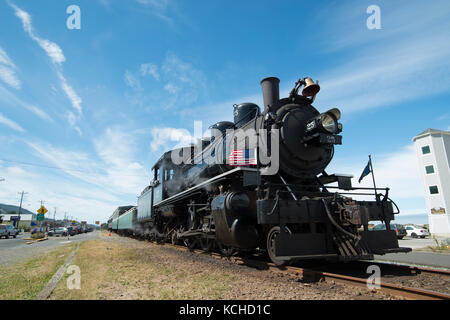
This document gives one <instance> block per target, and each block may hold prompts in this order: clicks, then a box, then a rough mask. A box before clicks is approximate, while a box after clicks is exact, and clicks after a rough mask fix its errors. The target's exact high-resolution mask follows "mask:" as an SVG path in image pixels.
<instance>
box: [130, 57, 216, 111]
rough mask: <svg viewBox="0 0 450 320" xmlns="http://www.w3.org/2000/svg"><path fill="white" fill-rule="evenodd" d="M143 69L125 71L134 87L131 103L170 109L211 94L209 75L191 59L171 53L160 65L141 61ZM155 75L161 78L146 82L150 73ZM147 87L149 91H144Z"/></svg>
mask: <svg viewBox="0 0 450 320" xmlns="http://www.w3.org/2000/svg"><path fill="white" fill-rule="evenodd" d="M139 71H140V72H138V73H132V72H130V71H128V70H126V71H125V76H124V79H125V83H126V84H127V86H129V87H131V88H133V89H134V92H133V93H132V95H131V96H130V103H132V104H137V105H139V106H141V107H144V108H146V109H147V110H150V111H154V110H156V109H164V110H168V109H170V108H172V107H179V106H180V105H183V106H184V107H188V106H192V105H193V104H194V103H196V102H197V101H198V100H199V98H200V97H205V96H207V94H208V93H207V81H206V77H205V75H204V74H203V72H201V71H200V70H198V69H197V68H195V67H194V66H193V65H192V64H191V63H189V62H186V61H184V60H182V59H180V58H179V57H178V56H176V55H175V54H173V53H168V54H167V55H166V57H165V59H164V61H163V63H162V64H161V66H160V67H158V66H157V65H155V64H151V63H145V64H142V65H140V70H139ZM148 74H150V75H152V76H153V78H155V79H156V80H158V81H157V82H155V81H152V82H147V83H146V82H145V79H144V78H143V77H145V76H146V75H148ZM143 91H145V93H146V94H145V95H143V94H142V92H143Z"/></svg>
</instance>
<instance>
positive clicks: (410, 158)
mask: <svg viewBox="0 0 450 320" xmlns="http://www.w3.org/2000/svg"><path fill="white" fill-rule="evenodd" d="M355 159H359V160H358V161H355ZM367 161H368V158H367V156H363V155H358V154H357V153H355V154H354V156H352V158H337V157H335V158H334V159H333V160H332V162H331V164H330V165H329V167H328V168H327V170H326V171H327V172H328V173H334V172H336V173H346V174H352V175H353V176H354V177H353V179H352V183H353V186H354V187H370V188H373V182H372V177H371V175H369V176H366V177H365V178H364V179H363V180H362V181H361V183H358V180H359V177H360V176H361V173H362V171H363V169H364V167H365V166H366V164H367ZM372 163H373V169H374V172H375V179H376V184H377V188H383V187H388V188H390V191H389V197H390V198H391V199H392V200H394V201H395V202H396V203H397V204H398V205H399V207H400V210H401V212H405V213H407V214H420V213H424V212H426V205H425V197H424V188H423V184H422V180H421V177H420V171H419V164H418V160H417V156H416V152H415V148H414V145H413V144H411V145H408V146H405V147H404V148H402V149H400V150H398V151H397V152H394V153H389V154H377V155H372ZM382 193H383V194H384V192H382ZM354 197H355V198H357V199H361V198H364V199H373V196H372V197H370V196H369V197H359V196H354Z"/></svg>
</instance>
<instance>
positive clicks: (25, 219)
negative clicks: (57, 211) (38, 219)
mask: <svg viewBox="0 0 450 320" xmlns="http://www.w3.org/2000/svg"><path fill="white" fill-rule="evenodd" d="M0 216H1V217H2V220H3V223H6V224H12V223H13V219H11V217H17V216H18V214H16V213H15V214H10V213H5V212H4V211H3V210H0ZM31 221H33V215H32V214H29V213H22V214H21V215H20V222H19V226H20V227H24V226H27V227H29V226H30V225H31Z"/></svg>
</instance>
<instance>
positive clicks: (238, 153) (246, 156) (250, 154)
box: [228, 149, 258, 166]
mask: <svg viewBox="0 0 450 320" xmlns="http://www.w3.org/2000/svg"><path fill="white" fill-rule="evenodd" d="M228 163H229V165H230V166H250V165H257V164H258V163H257V160H256V149H239V150H234V151H233V152H231V153H230V155H229V156H228Z"/></svg>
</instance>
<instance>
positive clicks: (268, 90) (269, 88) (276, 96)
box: [261, 77, 280, 111]
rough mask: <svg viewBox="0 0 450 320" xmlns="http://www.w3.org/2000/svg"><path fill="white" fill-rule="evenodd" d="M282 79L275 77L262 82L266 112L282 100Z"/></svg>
mask: <svg viewBox="0 0 450 320" xmlns="http://www.w3.org/2000/svg"><path fill="white" fill-rule="evenodd" d="M279 84H280V79H278V78H275V77H269V78H265V79H263V80H262V81H261V86H262V91H263V99H264V111H267V110H268V109H269V108H270V107H272V106H273V105H274V104H275V103H276V102H277V101H278V100H280V87H279Z"/></svg>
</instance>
